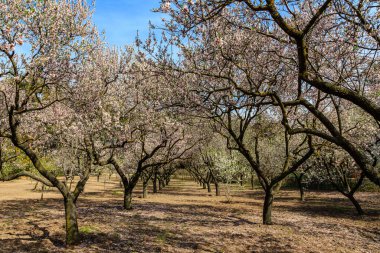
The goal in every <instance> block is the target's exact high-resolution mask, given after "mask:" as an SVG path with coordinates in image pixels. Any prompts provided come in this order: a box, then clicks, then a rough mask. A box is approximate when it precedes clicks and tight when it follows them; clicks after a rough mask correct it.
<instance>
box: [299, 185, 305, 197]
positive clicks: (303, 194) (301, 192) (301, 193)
mask: <svg viewBox="0 0 380 253" xmlns="http://www.w3.org/2000/svg"><path fill="white" fill-rule="evenodd" d="M300 199H301V201H305V190H304V187H303V184H302V183H301V184H300Z"/></svg>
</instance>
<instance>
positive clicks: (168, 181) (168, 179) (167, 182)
mask: <svg viewBox="0 0 380 253" xmlns="http://www.w3.org/2000/svg"><path fill="white" fill-rule="evenodd" d="M169 183H170V177H169V178H167V179H166V185H169Z"/></svg>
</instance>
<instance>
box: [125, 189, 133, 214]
mask: <svg viewBox="0 0 380 253" xmlns="http://www.w3.org/2000/svg"><path fill="white" fill-rule="evenodd" d="M124 209H125V210H132V190H131V189H130V188H129V187H127V188H125V189H124Z"/></svg>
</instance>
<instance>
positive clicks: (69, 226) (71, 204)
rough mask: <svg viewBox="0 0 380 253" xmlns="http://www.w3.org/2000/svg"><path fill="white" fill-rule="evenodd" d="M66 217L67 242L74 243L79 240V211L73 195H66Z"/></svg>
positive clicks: (68, 243)
mask: <svg viewBox="0 0 380 253" xmlns="http://www.w3.org/2000/svg"><path fill="white" fill-rule="evenodd" d="M64 204H65V218H66V244H67V245H74V244H77V243H78V242H79V230H78V212H77V207H76V205H75V201H74V199H73V197H71V196H69V197H64Z"/></svg>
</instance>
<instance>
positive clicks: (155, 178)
mask: <svg viewBox="0 0 380 253" xmlns="http://www.w3.org/2000/svg"><path fill="white" fill-rule="evenodd" d="M153 193H157V173H154V177H153Z"/></svg>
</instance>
